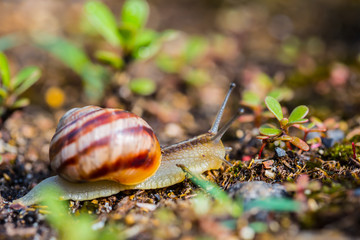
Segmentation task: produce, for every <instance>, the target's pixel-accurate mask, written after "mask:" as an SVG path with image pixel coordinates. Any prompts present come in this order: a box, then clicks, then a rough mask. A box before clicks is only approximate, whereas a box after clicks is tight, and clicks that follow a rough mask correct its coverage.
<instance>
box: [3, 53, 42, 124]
mask: <svg viewBox="0 0 360 240" xmlns="http://www.w3.org/2000/svg"><path fill="white" fill-rule="evenodd" d="M0 73H1V75H0V76H1V84H0V117H1V119H2V121H4V120H5V119H6V117H7V116H8V115H9V114H10V113H11V112H13V111H14V110H16V109H18V108H22V107H25V106H27V105H28V104H29V99H27V98H19V96H20V95H21V94H22V93H24V92H25V91H26V90H27V89H29V88H30V87H31V86H32V85H33V84H34V83H35V82H36V81H38V80H39V78H40V76H41V71H40V69H39V68H37V67H33V66H29V67H25V68H23V69H22V70H20V72H19V73H18V74H16V75H15V76H14V77H10V69H9V64H8V60H7V58H6V56H5V54H4V53H2V52H0Z"/></svg>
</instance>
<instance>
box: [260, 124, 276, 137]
mask: <svg viewBox="0 0 360 240" xmlns="http://www.w3.org/2000/svg"><path fill="white" fill-rule="evenodd" d="M259 132H260V133H261V135H266V136H270V137H272V136H277V135H280V134H281V133H282V131H281V130H280V129H278V128H275V127H273V126H271V125H269V124H265V125H262V126H261V127H260V129H259Z"/></svg>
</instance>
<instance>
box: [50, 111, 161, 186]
mask: <svg viewBox="0 0 360 240" xmlns="http://www.w3.org/2000/svg"><path fill="white" fill-rule="evenodd" d="M160 161H161V149H160V144H159V142H158V140H157V138H156V136H155V134H154V132H153V130H152V129H151V127H150V126H149V124H148V123H146V122H145V121H144V120H143V119H142V118H140V117H139V116H137V115H135V114H133V113H130V112H127V111H125V110H122V109H111V108H100V107H96V106H86V107H83V108H74V109H71V110H69V111H68V112H67V113H66V114H65V115H64V116H63V117H62V118H61V119H60V121H59V125H58V126H57V129H56V133H55V135H54V137H53V138H52V140H51V143H50V162H51V168H52V169H53V170H54V171H56V172H57V173H58V175H60V176H61V177H62V178H64V179H66V180H68V181H71V182H83V181H98V180H112V181H116V182H119V183H121V184H124V185H132V184H137V183H140V182H142V181H144V180H145V179H147V178H149V177H150V176H152V175H153V174H155V172H156V170H157V169H158V167H159V165H160Z"/></svg>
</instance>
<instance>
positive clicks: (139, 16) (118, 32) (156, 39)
mask: <svg viewBox="0 0 360 240" xmlns="http://www.w3.org/2000/svg"><path fill="white" fill-rule="evenodd" d="M148 15H149V5H148V4H147V2H146V1H144V0H127V1H125V3H124V5H123V7H122V11H121V16H120V21H119V22H120V23H118V22H117V20H116V18H115V16H114V15H113V13H112V12H111V11H110V9H109V8H108V7H107V6H106V5H105V4H103V3H101V2H98V1H89V2H87V3H86V5H85V16H86V18H87V19H88V21H89V22H90V23H91V25H92V26H93V27H94V28H95V30H96V31H97V32H98V33H99V34H100V35H102V36H103V37H104V38H105V40H106V41H107V42H108V43H110V44H111V45H112V46H114V47H116V48H118V49H120V50H121V54H119V53H117V52H113V51H108V50H99V51H97V52H96V53H95V56H96V58H97V59H98V60H99V61H101V62H103V63H106V64H108V65H110V66H112V67H113V68H115V69H122V68H124V67H126V65H127V64H129V63H130V62H132V61H134V60H146V59H149V58H151V57H153V56H154V55H155V54H156V53H157V52H158V51H159V49H160V46H161V44H162V41H163V40H164V39H166V36H167V34H168V32H164V33H159V32H156V31H154V30H152V29H147V28H145V25H146V22H147V19H148ZM129 88H130V89H131V90H132V91H133V92H135V93H137V94H141V95H149V94H152V93H153V92H154V91H155V90H156V85H155V83H154V82H153V80H151V79H148V78H139V79H132V80H131V82H130V84H129Z"/></svg>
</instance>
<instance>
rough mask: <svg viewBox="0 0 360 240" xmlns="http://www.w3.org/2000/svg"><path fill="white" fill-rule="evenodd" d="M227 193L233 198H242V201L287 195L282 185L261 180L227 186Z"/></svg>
mask: <svg viewBox="0 0 360 240" xmlns="http://www.w3.org/2000/svg"><path fill="white" fill-rule="evenodd" d="M228 193H229V195H230V196H231V197H233V198H235V197H240V198H242V199H243V200H244V203H249V202H251V201H254V200H257V199H263V198H268V197H273V198H283V197H287V195H288V194H287V192H286V190H285V187H284V186H283V185H281V184H277V183H273V184H271V183H266V182H263V181H252V182H242V183H237V184H235V185H233V186H231V187H230V188H229V190H228Z"/></svg>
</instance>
